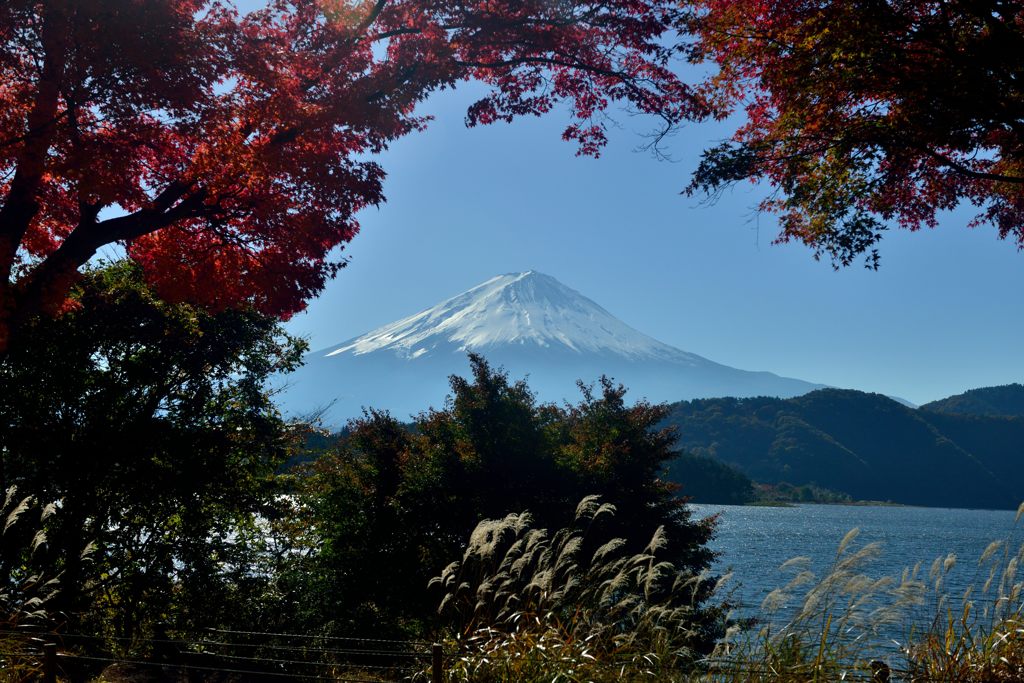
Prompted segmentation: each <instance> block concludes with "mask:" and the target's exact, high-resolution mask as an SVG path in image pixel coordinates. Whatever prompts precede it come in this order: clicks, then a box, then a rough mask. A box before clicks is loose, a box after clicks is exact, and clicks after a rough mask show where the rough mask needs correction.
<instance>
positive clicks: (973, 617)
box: [904, 503, 1024, 683]
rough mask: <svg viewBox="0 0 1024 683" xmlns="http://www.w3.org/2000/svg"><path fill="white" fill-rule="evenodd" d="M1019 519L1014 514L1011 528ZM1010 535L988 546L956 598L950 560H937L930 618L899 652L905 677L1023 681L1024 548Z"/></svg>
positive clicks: (931, 576)
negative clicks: (972, 577)
mask: <svg viewBox="0 0 1024 683" xmlns="http://www.w3.org/2000/svg"><path fill="white" fill-rule="evenodd" d="M1022 515H1024V503H1022V504H1021V505H1020V507H1019V508H1018V509H1017V516H1016V517H1015V519H1014V521H1015V524H1016V523H1019V522H1020V519H1021V516H1022ZM1012 538H1013V536H1012V535H1011V537H1010V538H1008V539H1006V540H1002V541H993V542H992V543H990V544H989V545H988V547H987V548H986V549H985V551H984V552H983V553H982V555H981V557H980V558H979V559H978V562H977V565H976V572H977V574H976V577H977V578H976V580H975V582H974V583H973V584H972V585H970V586H969V587H968V588H967V589H966V590H965V591H963V593H961V594H960V595H958V596H952V595H950V593H949V591H948V590H946V588H945V585H946V575H947V574H948V572H949V570H950V569H951V567H952V565H954V564H955V562H956V557H955V556H953V555H950V556H947V557H946V558H945V559H943V558H937V559H936V560H935V562H934V563H933V564H932V567H931V569H930V571H929V580H930V582H931V590H932V593H933V596H934V616H933V617H932V618H931V620H930V622H929V623H927V624H926V625H925V626H924V627H923V628H920V629H918V630H915V631H912V632H911V637H910V638H909V639H908V645H907V646H906V648H904V654H905V657H906V666H907V669H908V671H909V673H910V675H911V676H912V677H913V678H914V679H916V680H922V681H925V680H927V681H940V682H944V681H950V682H959V681H965V682H969V683H974V682H975V681H977V682H978V683H1004V682H1005V683H1009V682H1010V681H1024V596H1022V591H1024V581H1022V580H1021V576H1020V570H1021V564H1022V563H1024V543H1021V544H1019V545H1018V544H1014V543H1012V542H1011V539H1012Z"/></svg>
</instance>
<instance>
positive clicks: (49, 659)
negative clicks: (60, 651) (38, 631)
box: [43, 643, 57, 683]
mask: <svg viewBox="0 0 1024 683" xmlns="http://www.w3.org/2000/svg"><path fill="white" fill-rule="evenodd" d="M43 683H57V643H43Z"/></svg>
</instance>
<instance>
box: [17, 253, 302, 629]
mask: <svg viewBox="0 0 1024 683" xmlns="http://www.w3.org/2000/svg"><path fill="white" fill-rule="evenodd" d="M76 301H77V302H78V304H79V306H77V307H76V308H75V309H74V310H71V311H69V312H67V313H65V314H64V315H62V316H60V317H58V318H56V319H49V318H46V319H40V320H38V321H36V322H35V323H34V324H33V325H32V326H31V327H30V328H28V329H27V330H26V332H25V335H26V336H25V338H24V339H25V343H24V344H20V345H18V346H17V347H16V348H11V349H10V350H9V353H8V354H6V355H5V356H3V357H2V358H0V383H2V384H3V386H4V389H5V390H4V392H2V395H0V425H2V427H0V456H2V457H0V462H2V470H0V478H2V480H3V483H4V485H7V486H10V485H17V486H18V487H19V489H20V490H23V491H25V492H26V493H30V494H31V495H34V496H36V497H38V498H39V499H43V500H59V501H60V508H61V514H60V516H59V520H58V521H57V523H55V524H54V525H53V528H52V529H51V530H50V531H49V543H50V545H51V546H52V548H53V550H54V552H55V553H56V555H57V560H56V565H55V569H57V570H59V571H60V572H61V574H62V577H63V582H64V587H65V588H64V590H63V591H62V592H61V594H60V596H59V599H58V600H59V603H60V609H61V610H63V611H64V612H65V613H67V615H68V617H69V618H70V619H71V620H72V621H74V622H79V621H81V620H85V621H86V622H92V623H93V624H94V625H95V628H96V629H97V630H101V631H104V632H106V633H108V634H110V635H116V636H118V637H121V638H128V639H131V638H133V637H136V636H140V635H145V633H146V631H145V629H146V628H148V626H151V625H152V624H153V622H154V621H155V620H158V619H166V618H169V617H171V616H173V618H174V619H175V620H176V621H178V623H179V625H185V624H192V623H200V622H204V621H206V620H209V619H213V618H216V616H217V612H218V610H223V609H225V607H224V598H225V591H226V590H227V589H226V588H225V586H224V584H223V581H222V580H221V579H222V572H223V569H224V567H225V566H226V565H228V564H230V561H231V559H230V555H231V553H232V552H233V547H234V546H235V540H234V539H235V531H236V527H237V525H238V523H239V520H242V519H245V518H246V517H247V516H249V515H251V514H252V513H254V512H256V511H257V510H259V509H260V508H261V506H263V505H265V504H266V501H267V500H268V499H269V496H270V494H271V493H272V492H273V491H272V486H273V481H272V479H273V475H274V473H275V469H276V467H277V466H278V464H279V463H280V462H282V461H283V459H284V457H285V456H286V454H287V450H288V448H289V444H290V442H291V436H290V434H289V431H288V429H287V428H286V425H285V424H284V423H283V422H282V420H281V418H280V416H279V415H278V413H277V411H276V409H275V408H274V406H273V405H272V403H271V401H270V397H269V396H268V394H267V393H266V391H265V389H264V381H265V380H266V379H267V377H268V376H269V375H270V374H271V373H274V372H277V371H280V370H287V369H288V368H290V367H293V366H294V365H295V364H296V363H297V362H298V360H299V358H300V353H301V351H302V348H303V346H302V345H301V344H300V343H298V342H296V341H295V340H293V339H290V338H288V337H287V336H285V335H284V334H283V333H282V332H281V330H280V328H279V326H278V324H277V323H276V322H275V321H273V320H272V319H270V318H267V317H265V316H262V315H259V314H256V313H253V312H250V311H225V312H223V313H218V314H210V313H205V312H203V311H200V310H199V309H196V308H193V307H190V306H188V305H184V304H173V305H172V304H168V303H165V302H163V301H160V300H159V299H157V298H156V297H155V296H154V295H153V294H152V292H151V291H150V290H149V289H148V288H147V287H145V286H144V285H143V284H142V280H141V277H140V274H139V273H138V271H137V269H136V268H135V267H132V266H129V265H126V264H123V263H122V264H114V265H112V266H109V267H106V268H103V269H98V270H95V271H92V272H89V273H87V274H86V275H85V276H84V277H83V279H82V281H81V282H80V284H79V288H78V291H77V293H76ZM87 542H92V543H94V544H95V547H96V552H95V554H94V556H93V559H92V561H91V562H90V563H84V562H83V561H82V560H81V558H80V553H81V550H82V548H83V547H85V545H86V543H87Z"/></svg>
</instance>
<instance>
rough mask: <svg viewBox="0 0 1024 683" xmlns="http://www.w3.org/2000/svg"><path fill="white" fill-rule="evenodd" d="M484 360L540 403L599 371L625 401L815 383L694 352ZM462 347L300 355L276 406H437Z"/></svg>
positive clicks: (497, 354)
mask: <svg viewBox="0 0 1024 683" xmlns="http://www.w3.org/2000/svg"><path fill="white" fill-rule="evenodd" d="M484 355H486V357H487V359H488V361H489V362H490V363H491V364H492V365H494V366H495V367H502V368H504V369H505V370H506V371H508V373H509V375H510V376H511V377H516V378H519V377H527V378H528V380H529V383H530V388H531V389H532V390H533V391H535V392H536V393H537V397H538V399H539V400H541V401H549V402H555V403H562V402H564V401H576V400H578V399H579V396H580V393H579V390H578V389H577V383H578V381H579V380H580V379H581V378H583V379H584V381H586V382H590V383H593V382H596V381H597V379H598V378H600V377H601V376H602V375H607V376H608V377H611V378H613V379H614V380H615V381H616V382H620V383H622V384H624V385H625V386H627V387H629V388H630V394H629V396H630V399H631V400H637V399H642V398H643V399H647V400H649V401H653V402H660V401H678V400H680V399H690V398H697V397H701V396H763V395H772V396H798V395H800V394H803V393H806V392H808V391H811V390H813V389H816V388H820V386H821V385H816V384H810V383H808V382H804V381H802V380H798V379H792V378H788V377H780V376H778V375H775V374H773V373H770V372H753V371H747V370H738V369H736V368H731V367H728V366H725V365H721V364H719V363H714V362H712V361H709V360H706V359H703V358H700V357H694V358H695V360H689V359H681V360H679V361H669V360H651V359H628V358H624V357H622V356H616V355H613V354H597V353H578V352H575V351H569V350H565V349H557V348H542V347H536V346H532V345H508V346H503V347H497V348H491V349H487V350H486V353H485V354H484ZM468 370H469V363H468V361H467V360H466V351H465V349H463V348H461V347H458V346H456V345H451V348H448V349H442V350H435V352H434V353H432V354H430V355H424V356H421V357H418V358H413V359H407V358H401V357H398V356H396V355H394V354H393V353H391V352H378V353H367V354H363V355H358V356H355V355H351V354H345V355H338V356H330V357H328V356H325V355H324V354H323V352H318V353H312V354H309V355H308V356H307V357H306V364H305V366H303V367H302V368H300V369H299V370H298V371H296V372H294V373H292V374H291V375H288V376H287V377H286V378H284V383H285V386H286V387H287V388H286V390H285V391H284V392H283V393H282V394H281V395H280V396H279V397H278V399H277V400H278V403H279V405H281V406H283V408H284V409H285V410H286V411H288V412H290V413H291V414H293V415H302V416H306V415H312V414H315V413H318V412H319V413H320V414H321V415H322V418H323V420H324V422H325V424H327V425H328V426H330V427H332V428H339V427H341V426H342V424H344V422H345V420H347V419H348V418H351V417H357V416H358V415H359V414H360V413H361V411H362V409H363V408H364V407H369V406H372V407H374V408H377V409H387V410H389V411H390V412H391V413H392V414H393V415H395V416H396V417H398V418H399V419H401V420H407V419H408V418H409V417H410V416H412V415H415V414H417V413H419V412H420V411H422V410H424V409H425V408H426V407H427V406H430V405H433V406H434V407H437V408H440V407H441V406H440V405H438V400H439V397H441V396H444V395H445V393H446V392H447V389H448V377H449V376H450V375H459V376H466V374H467V372H468Z"/></svg>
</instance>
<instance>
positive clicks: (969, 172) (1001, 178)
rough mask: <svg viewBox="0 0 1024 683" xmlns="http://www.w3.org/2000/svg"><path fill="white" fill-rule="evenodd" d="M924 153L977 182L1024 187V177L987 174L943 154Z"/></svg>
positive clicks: (927, 151) (930, 151) (929, 150)
mask: <svg viewBox="0 0 1024 683" xmlns="http://www.w3.org/2000/svg"><path fill="white" fill-rule="evenodd" d="M924 152H925V153H926V154H927V155H928V156H930V157H932V158H933V159H935V160H936V161H938V162H939V163H940V164H942V165H943V166H946V167H947V168H950V169H952V170H953V171H955V172H956V173H959V174H960V175H964V176H967V177H968V178H974V179H975V180H989V181H992V182H997V183H1013V184H1014V185H1024V177H1020V176H1012V175H1002V174H999V173H985V172H984V171H975V170H973V169H971V168H970V167H968V166H964V165H963V164H961V163H960V162H958V161H956V160H955V159H950V158H949V157H948V156H946V155H945V154H941V153H939V152H936V151H934V150H931V149H925V150H924Z"/></svg>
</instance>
